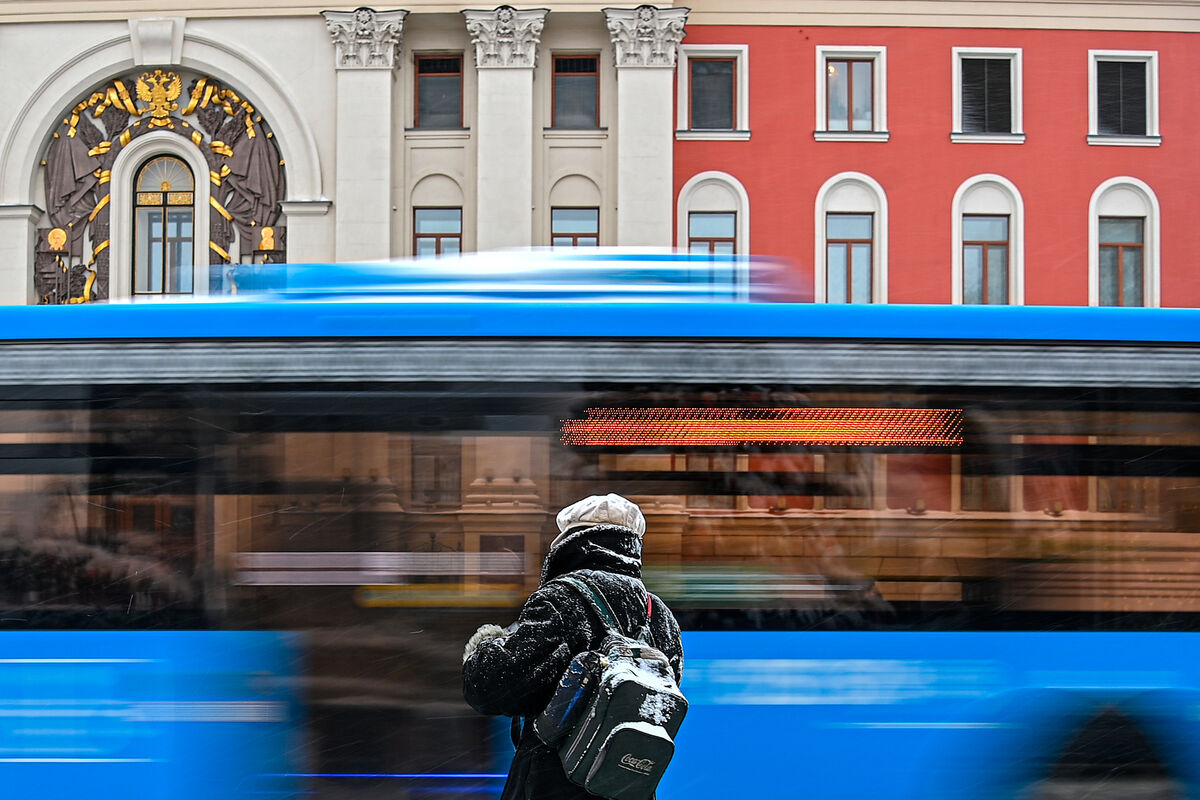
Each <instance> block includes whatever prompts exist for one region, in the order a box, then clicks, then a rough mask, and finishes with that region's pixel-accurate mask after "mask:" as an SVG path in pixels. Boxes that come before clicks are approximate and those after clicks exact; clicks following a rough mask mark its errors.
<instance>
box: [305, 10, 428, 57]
mask: <svg viewBox="0 0 1200 800" xmlns="http://www.w3.org/2000/svg"><path fill="white" fill-rule="evenodd" d="M321 16H323V17H324V18H325V27H327V28H329V35H330V36H331V37H333V48H334V54H335V58H336V61H335V64H334V65H335V66H336V67H337V69H395V68H396V64H397V63H398V61H397V53H398V52H399V50H400V41H401V38H402V37H403V35H404V18H405V17H406V16H408V12H407V11H404V10H400V9H397V10H395V11H376V10H375V9H373V8H356V9H354V10H353V11H322V12H321Z"/></svg>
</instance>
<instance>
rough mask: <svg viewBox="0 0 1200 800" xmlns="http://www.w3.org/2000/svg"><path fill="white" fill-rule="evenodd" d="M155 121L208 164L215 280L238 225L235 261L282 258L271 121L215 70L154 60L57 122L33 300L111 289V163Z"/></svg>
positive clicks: (46, 166)
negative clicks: (205, 72)
mask: <svg viewBox="0 0 1200 800" xmlns="http://www.w3.org/2000/svg"><path fill="white" fill-rule="evenodd" d="M185 81H186V90H185ZM131 89H132V91H131ZM153 130H164V131H169V132H172V133H176V134H178V135H179V136H181V137H183V138H184V139H186V140H187V141H189V142H191V143H192V145H193V146H194V147H196V148H197V149H198V150H199V152H200V153H201V154H202V155H203V156H204V160H205V163H206V164H207V165H208V169H209V183H210V198H209V205H210V206H211V209H210V213H209V230H208V248H207V249H208V263H209V264H210V265H212V268H211V269H210V280H211V281H212V282H214V283H216V282H218V281H220V279H221V277H222V275H221V273H222V269H221V267H220V265H223V264H229V263H231V262H232V261H233V260H234V259H235V256H234V255H231V249H232V247H231V245H232V244H233V242H234V237H235V233H236V236H237V239H238V243H239V248H238V250H239V253H238V255H237V256H236V257H237V260H238V261H251V260H253V261H254V262H256V263H276V262H281V261H284V260H285V258H286V250H285V247H284V242H286V240H287V237H286V231H285V230H284V228H283V227H281V226H279V225H277V224H276V223H277V222H278V220H279V215H280V206H279V203H280V201H281V200H282V199H283V197H284V192H285V169H284V163H283V159H282V158H281V157H280V154H279V149H278V147H276V145H275V142H274V134H273V133H272V132H271V129H270V126H269V124H268V123H267V122H266V121H265V120H263V118H262V115H260V114H259V113H257V112H256V111H255V109H254V106H253V105H251V104H250V103H249V102H248V101H246V100H245V99H243V98H242V97H240V96H239V95H238V94H237V92H235V91H233V90H232V89H230V88H228V87H226V86H224V85H222V84H221V83H220V82H218V81H217V80H216V79H214V78H212V77H209V76H202V75H195V76H187V75H185V74H184V73H182V72H174V71H169V70H162V69H156V70H154V71H153V72H149V71H147V72H143V73H141V74H140V75H126V76H122V77H121V78H118V79H116V80H113V81H110V82H109V83H108V84H106V85H105V86H103V87H101V88H100V89H99V90H97V91H95V92H93V93H92V94H91V95H90V96H89V97H88V98H86V99H85V100H83V101H81V102H80V103H78V104H77V105H76V106H75V107H74V108H72V109H71V111H70V112H69V113H68V114H65V115H64V116H63V119H62V122H61V123H60V124H59V125H58V126H57V127H56V128H55V130H54V132H53V136H52V138H51V140H50V143H49V145H48V146H47V148H46V156H45V160H44V161H43V162H42V166H43V180H44V182H45V188H46V207H47V211H48V216H49V220H50V226H51V227H49V228H45V229H42V230H40V231H39V237H38V246H37V250H36V254H35V257H34V285H35V289H36V292H37V296H38V298H39V302H41V303H51V304H55V303H82V302H88V301H90V300H103V299H106V298H107V297H108V296H109V249H108V248H109V244H110V235H111V231H110V227H111V226H110V214H111V207H110V203H111V197H112V195H111V188H112V187H111V179H112V166H113V164H114V163H115V162H116V160H117V156H118V155H119V154H120V152H121V150H122V149H123V148H125V147H127V146H128V145H129V143H130V142H132V141H133V140H134V139H136V138H138V137H139V136H142V135H144V134H146V133H148V132H150V131H153ZM197 178H198V179H201V176H197ZM197 258H198V260H199V259H200V258H203V257H202V256H199V255H198V256H197Z"/></svg>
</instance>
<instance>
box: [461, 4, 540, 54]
mask: <svg viewBox="0 0 1200 800" xmlns="http://www.w3.org/2000/svg"><path fill="white" fill-rule="evenodd" d="M547 11H549V9H545V8H531V9H526V10H524V11H518V10H517V9H515V8H513V7H512V6H500V7H499V8H496V9H495V10H493V11H464V12H462V13H463V16H464V17H466V18H467V33H468V34H470V36H471V44H473V45H475V66H476V67H478V68H479V69H485V68H489V67H523V68H527V69H528V68H532V67H535V66H537V50H538V44H539V43H540V42H541V36H542V26H543V25H545V23H546V13H547Z"/></svg>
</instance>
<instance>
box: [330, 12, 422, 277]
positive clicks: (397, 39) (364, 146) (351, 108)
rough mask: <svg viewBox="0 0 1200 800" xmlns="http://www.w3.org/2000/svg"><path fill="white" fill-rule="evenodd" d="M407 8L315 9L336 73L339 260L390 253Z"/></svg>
mask: <svg viewBox="0 0 1200 800" xmlns="http://www.w3.org/2000/svg"><path fill="white" fill-rule="evenodd" d="M407 15H408V12H407V11H402V10H396V11H376V10H374V9H371V8H357V9H355V10H354V11H322V12H321V16H323V17H324V18H325V25H326V27H328V28H329V35H330V37H331V38H332V40H333V48H334V68H335V69H336V70H337V156H336V159H335V162H336V166H337V182H336V189H335V191H336V195H335V196H334V217H335V220H336V224H337V232H336V234H335V242H334V256H335V258H336V259H337V260H338V261H358V260H368V259H380V258H389V257H391V255H392V220H391V209H392V196H391V195H392V191H391V190H392V151H393V146H392V135H393V124H392V105H393V102H394V101H393V95H394V92H393V91H392V88H393V87H392V82H393V76H394V73H395V70H396V67H397V66H398V65H399V63H400V60H399V57H398V54H399V51H400V44H401V37H402V35H403V29H404V18H405V16H407Z"/></svg>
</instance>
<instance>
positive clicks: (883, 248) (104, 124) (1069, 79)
mask: <svg viewBox="0 0 1200 800" xmlns="http://www.w3.org/2000/svg"><path fill="white" fill-rule="evenodd" d="M134 5H135V6H136V8H135V9H134V10H133V11H130V12H128V13H125V12H120V13H118V12H112V11H107V10H103V9H96V10H95V11H89V12H79V11H75V10H70V9H66V8H63V7H60V6H61V4H59V3H56V2H52V1H51V0H43V1H42V2H34V3H24V4H20V5H19V6H17V7H14V8H13V9H11V10H7V11H4V12H0V64H3V67H4V70H3V74H4V75H5V76H6V77H5V79H4V80H3V81H0V97H3V100H4V102H5V106H6V107H7V108H9V109H10V110H11V114H10V115H8V116H7V118H6V119H5V120H3V121H0V159H2V161H0V254H2V255H3V259H0V263H2V264H3V266H2V267H0V270H3V273H2V276H0V277H2V279H0V287H2V288H0V299H2V300H3V301H4V302H6V303H45V302H53V303H64V302H88V301H91V300H96V299H104V298H109V297H124V296H128V295H131V294H142V293H148V294H159V293H184V294H187V293H201V294H203V293H205V292H208V291H210V290H212V289H213V288H214V287H217V286H219V285H222V282H223V281H224V280H226V278H227V273H228V268H227V265H229V264H232V263H238V262H249V261H254V262H264V261H283V260H288V261H291V262H326V261H355V260H370V259H386V258H400V257H408V256H412V255H428V254H452V253H454V252H460V251H466V250H489V249H493V248H502V247H520V246H528V245H551V244H553V245H556V246H586V245H592V244H600V245H629V246H676V247H680V248H685V249H691V250H693V251H700V252H715V253H720V252H730V251H733V252H737V253H751V252H753V253H761V254H769V255H774V256H780V257H783V258H785V259H788V260H789V261H790V262H791V264H792V265H793V268H794V269H795V270H796V272H797V274H798V276H799V277H800V278H801V279H802V281H803V282H804V283H806V284H811V291H812V294H813V296H814V299H816V300H817V301H826V302H843V301H849V302H900V303H912V302H917V303H975V302H984V303H1017V304H1019V303H1031V304H1045V303H1060V304H1071V305H1083V304H1092V305H1107V304H1125V305H1166V306H1190V305H1196V304H1197V303H1200V280H1198V279H1197V277H1196V276H1195V274H1194V270H1191V269H1190V268H1189V267H1188V265H1187V256H1186V253H1188V252H1191V250H1192V249H1193V248H1194V246H1195V245H1196V244H1197V242H1196V241H1195V240H1196V238H1197V237H1200V232H1197V230H1196V229H1195V226H1193V225H1191V224H1190V217H1191V213H1190V210H1189V208H1190V205H1189V202H1188V197H1189V189H1190V184H1191V179H1192V175H1191V164H1190V159H1189V151H1190V149H1191V147H1192V143H1191V138H1190V135H1189V131H1190V130H1191V129H1192V128H1193V127H1194V126H1193V125H1192V121H1191V120H1190V115H1192V114H1193V109H1194V108H1196V107H1197V102H1196V101H1197V99H1198V98H1197V94H1198V93H1200V90H1198V89H1197V88H1196V82H1195V81H1194V80H1192V78H1191V76H1192V75H1194V74H1196V72H1197V70H1198V68H1200V63H1198V62H1200V56H1196V55H1194V54H1193V52H1192V51H1193V50H1194V49H1195V48H1193V47H1190V45H1191V43H1192V41H1193V38H1194V36H1195V33H1196V31H1197V29H1198V28H1200V7H1198V6H1197V5H1196V4H1192V3H1142V2H1130V3H1124V4H1116V5H1097V4H1092V3H1085V2H1073V3H1069V4H1067V5H1065V6H1064V5H1061V4H1045V3H1037V2H1021V3H1017V4H1015V5H1014V4H999V3H983V4H969V5H967V4H962V3H955V2H949V1H948V0H947V1H944V2H935V3H932V4H925V5H922V6H921V8H919V9H913V8H910V7H909V6H908V5H907V4H905V3H904V2H901V0H875V1H874V2H862V3H852V4H842V3H839V4H829V3H823V2H804V3H798V4H792V5H789V6H788V8H787V9H786V10H780V9H779V8H777V7H776V6H775V5H773V4H771V3H767V2H757V3H749V4H740V5H739V6H738V7H737V9H736V10H734V9H732V7H730V6H728V4H725V3H719V2H696V3H692V4H691V7H690V8H684V7H682V6H680V7H672V6H670V5H669V4H662V5H657V6H639V7H636V8H611V7H604V6H591V5H587V4H582V3H570V2H567V3H558V4H551V5H550V7H548V8H525V9H520V10H518V9H516V8H514V7H510V6H501V7H499V8H492V9H484V10H472V9H464V8H459V7H457V6H455V7H451V6H447V5H445V4H439V3H426V2H421V3H412V4H409V5H410V8H409V9H406V10H398V9H397V10H377V9H371V8H359V9H357V10H322V9H319V8H316V7H311V8H310V7H305V6H302V5H298V4H290V5H287V6H279V7H272V8H269V9H255V10H245V11H239V12H238V13H237V14H236V15H234V14H231V13H230V12H229V11H228V10H227V9H223V8H219V7H218V5H217V4H215V3H205V2H194V3H190V4H186V5H184V4H175V3H162V2H157V3H155V2H138V3H135V4H134ZM685 37H686V38H685ZM164 170H165V172H164ZM160 173H162V174H160ZM206 176H207V177H206ZM164 186H169V187H171V188H170V189H164V188H163V187H164Z"/></svg>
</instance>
